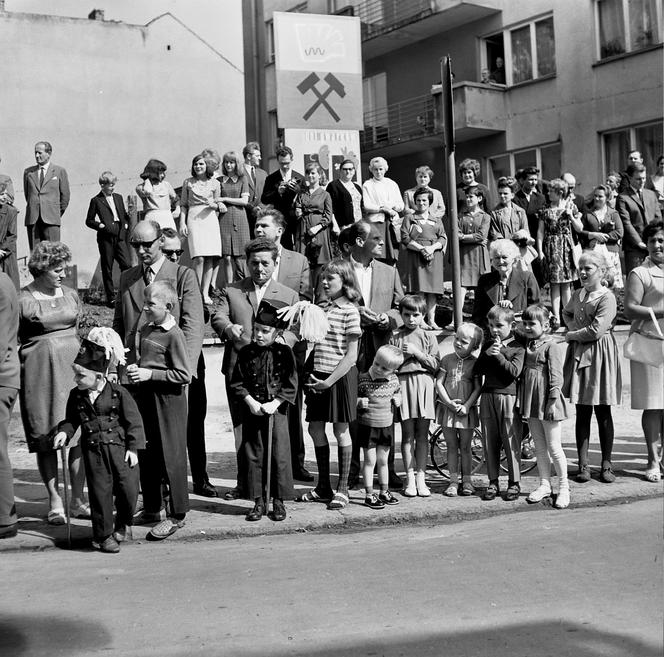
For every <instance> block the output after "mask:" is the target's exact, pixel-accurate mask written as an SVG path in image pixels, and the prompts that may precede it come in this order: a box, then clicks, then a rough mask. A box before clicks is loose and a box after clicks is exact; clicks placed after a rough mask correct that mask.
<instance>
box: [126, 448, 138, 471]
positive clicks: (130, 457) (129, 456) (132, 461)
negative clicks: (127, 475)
mask: <svg viewBox="0 0 664 657" xmlns="http://www.w3.org/2000/svg"><path fill="white" fill-rule="evenodd" d="M125 462H126V463H128V464H129V467H130V468H135V467H136V466H137V465H138V454H137V453H136V452H132V451H131V450H130V449H128V450H127V451H126V452H125Z"/></svg>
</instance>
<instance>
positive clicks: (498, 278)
mask: <svg viewBox="0 0 664 657" xmlns="http://www.w3.org/2000/svg"><path fill="white" fill-rule="evenodd" d="M519 255H520V253H519V247H517V245H516V244H515V243H514V242H513V241H512V240H507V239H499V240H495V241H494V242H492V243H491V246H490V247H489V260H490V261H491V271H490V272H487V273H486V274H482V276H480V277H479V280H478V281H477V287H476V288H475V302H474V305H473V322H475V323H476V324H477V325H478V326H481V327H482V328H483V329H484V330H485V331H486V329H487V328H488V325H487V318H486V317H487V314H488V312H489V310H491V308H492V307H493V306H495V305H499V306H503V307H504V308H511V309H512V310H513V311H514V312H515V313H521V312H523V311H524V310H525V309H526V308H527V307H528V306H530V305H531V304H533V303H538V302H539V298H540V289H539V285H537V281H536V280H535V277H534V276H533V273H532V272H530V271H523V270H522V269H518V268H516V267H514V263H515V262H516V260H517V258H518V257H519Z"/></svg>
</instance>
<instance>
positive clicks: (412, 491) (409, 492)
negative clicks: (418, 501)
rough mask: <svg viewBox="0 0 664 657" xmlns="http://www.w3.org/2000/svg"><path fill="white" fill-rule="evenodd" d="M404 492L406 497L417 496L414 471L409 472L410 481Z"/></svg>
mask: <svg viewBox="0 0 664 657" xmlns="http://www.w3.org/2000/svg"><path fill="white" fill-rule="evenodd" d="M403 494H404V495H405V496H406V497H417V485H416V483H415V475H414V474H413V473H408V483H407V484H406V488H405V489H404V491H403Z"/></svg>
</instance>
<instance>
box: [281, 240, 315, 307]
mask: <svg viewBox="0 0 664 657" xmlns="http://www.w3.org/2000/svg"><path fill="white" fill-rule="evenodd" d="M277 282H278V283H281V284H282V285H285V286H286V287H289V288H290V289H291V290H295V291H296V292H297V293H298V294H299V295H300V299H301V300H303V301H311V299H312V293H311V275H310V272H309V261H308V260H307V259H306V258H305V257H304V256H303V255H302V254H301V253H297V251H291V250H289V249H284V248H282V249H281V254H280V256H279V271H278V273H277Z"/></svg>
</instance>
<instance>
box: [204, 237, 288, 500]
mask: <svg viewBox="0 0 664 657" xmlns="http://www.w3.org/2000/svg"><path fill="white" fill-rule="evenodd" d="M245 253H246V256H247V269H248V270H249V276H247V277H246V278H243V279H242V280H241V281H237V282H235V283H231V284H230V285H228V286H226V287H225V288H224V290H223V291H222V295H221V299H220V301H219V307H218V309H217V311H216V312H215V313H214V315H212V319H211V324H212V328H213V329H214V330H215V331H216V333H217V335H219V337H220V338H221V339H222V340H225V341H226V346H225V348H224V357H223V360H222V362H221V371H222V373H223V374H224V376H225V379H226V392H227V395H228V400H229V401H228V406H229V410H230V413H231V420H232V421H233V432H234V433H235V450H236V455H237V470H238V474H237V486H236V487H235V488H234V489H233V490H230V491H228V492H227V493H226V496H225V497H226V499H236V498H238V497H246V492H247V491H246V487H247V486H246V484H247V482H246V475H247V469H246V464H245V463H244V459H243V456H242V454H243V452H242V450H240V449H239V448H240V445H241V442H242V425H241V422H242V414H241V412H240V409H239V408H238V405H237V402H233V401H232V399H233V395H232V393H231V391H230V380H231V376H232V374H233V368H234V367H235V363H236V362H237V354H238V352H239V351H240V349H242V347H244V346H245V345H248V344H249V343H250V342H251V335H252V332H253V324H254V318H255V317H256V311H257V310H258V305H259V304H260V302H261V301H262V300H263V299H265V300H266V301H269V302H273V301H277V302H281V303H278V304H275V305H279V306H280V305H282V304H286V305H289V306H291V305H293V304H294V303H296V302H297V301H299V296H298V294H297V292H295V291H294V290H291V289H290V288H287V287H286V286H285V285H282V284H281V283H277V282H276V281H275V280H274V279H273V278H272V274H273V273H274V270H275V267H276V265H277V257H278V255H279V248H278V247H277V245H276V244H275V243H274V242H273V241H272V240H269V239H266V238H264V237H259V238H257V239H254V240H252V241H251V242H248V243H247V245H246V247H245ZM283 338H284V341H285V342H287V343H288V345H289V346H290V347H291V348H292V347H293V346H294V345H295V343H296V342H297V336H296V335H295V334H294V333H292V332H290V331H284V332H283Z"/></svg>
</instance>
